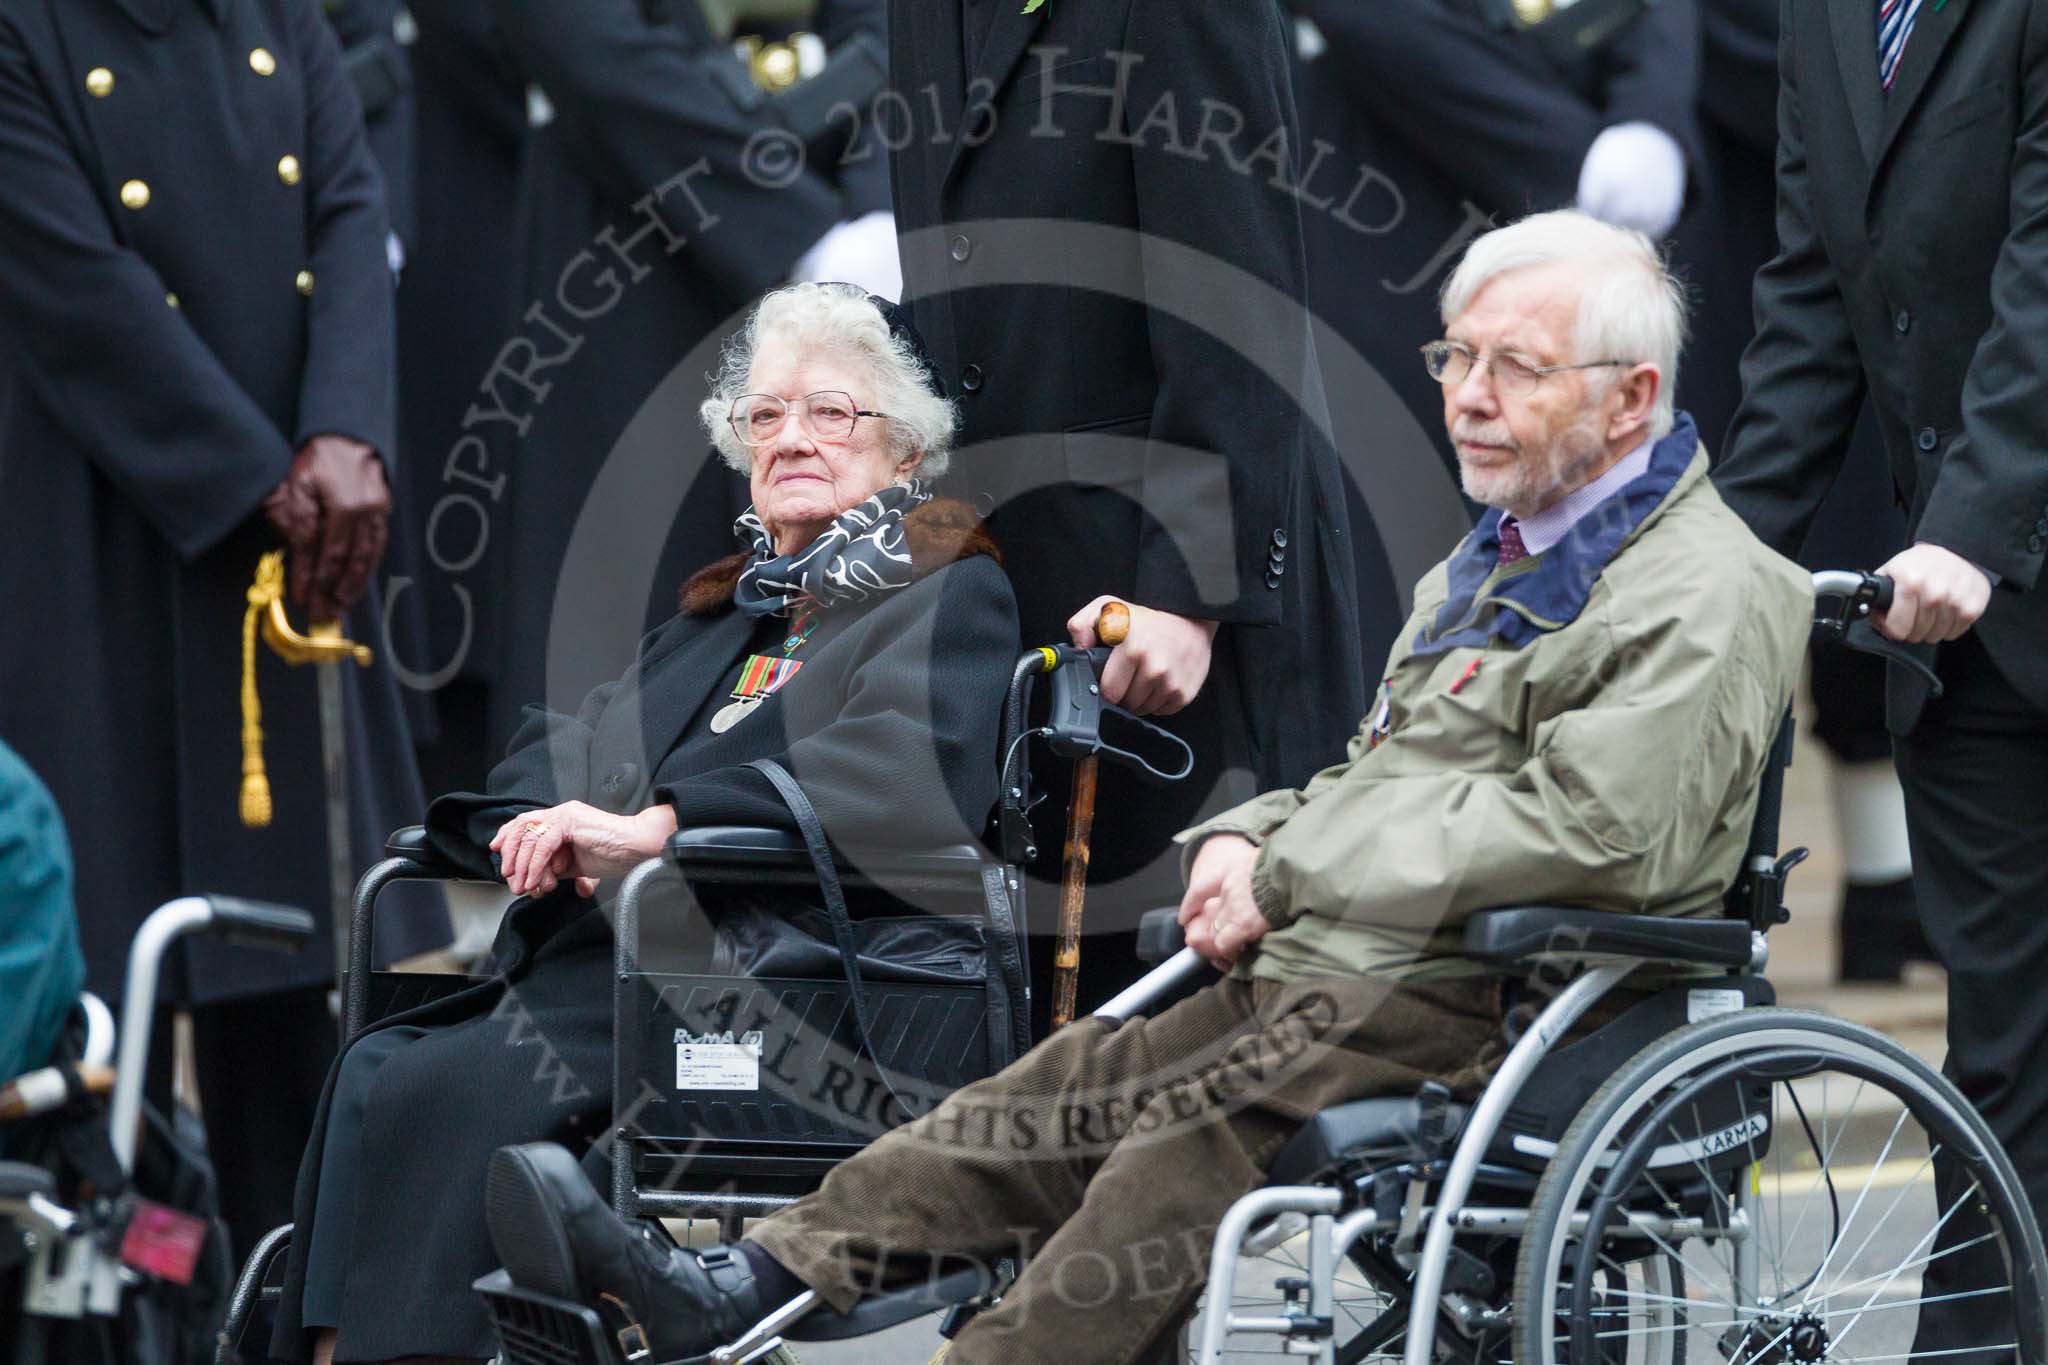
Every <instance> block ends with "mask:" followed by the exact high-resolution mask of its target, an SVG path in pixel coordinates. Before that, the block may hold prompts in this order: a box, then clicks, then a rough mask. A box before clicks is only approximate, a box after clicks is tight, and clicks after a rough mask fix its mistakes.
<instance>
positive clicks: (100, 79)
mask: <svg viewBox="0 0 2048 1365" xmlns="http://www.w3.org/2000/svg"><path fill="white" fill-rule="evenodd" d="M85 88H86V92H87V93H88V94H90V95H91V96H92V97H93V98H94V99H99V100H103V99H105V98H106V97H107V96H109V95H111V94H113V93H114V73H113V72H111V71H109V70H107V69H106V68H105V67H104V66H96V67H94V68H93V69H92V70H90V71H88V72H86V73H85Z"/></svg>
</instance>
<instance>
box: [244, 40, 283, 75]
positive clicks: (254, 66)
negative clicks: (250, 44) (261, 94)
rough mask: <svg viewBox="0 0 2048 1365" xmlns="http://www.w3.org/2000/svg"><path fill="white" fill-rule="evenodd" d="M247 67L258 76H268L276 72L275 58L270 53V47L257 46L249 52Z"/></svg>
mask: <svg viewBox="0 0 2048 1365" xmlns="http://www.w3.org/2000/svg"><path fill="white" fill-rule="evenodd" d="M249 69H250V70H251V71H253V72H255V73H256V74H257V75H259V76H270V75H274V74H276V72H277V58H275V57H273V56H271V55H270V49H269V48H267V47H259V48H256V49H255V50H253V51H252V52H250V53H249Z"/></svg>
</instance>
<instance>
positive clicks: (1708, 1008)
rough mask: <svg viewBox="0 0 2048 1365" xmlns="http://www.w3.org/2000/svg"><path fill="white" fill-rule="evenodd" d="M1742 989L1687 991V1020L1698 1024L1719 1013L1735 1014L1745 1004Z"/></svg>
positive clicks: (1689, 1022)
mask: <svg viewBox="0 0 2048 1365" xmlns="http://www.w3.org/2000/svg"><path fill="white" fill-rule="evenodd" d="M1744 1003H1745V1002H1744V1001H1743V998H1742V992H1741V991H1729V990H1705V991H1687V992H1686V993H1685V1021H1686V1022H1687V1023H1688V1024H1697V1023H1698V1022H1699V1021H1700V1020H1702V1019H1712V1018H1713V1017H1714V1016H1715V1015H1717V1014H1733V1013H1735V1012H1736V1011H1737V1010H1739V1009H1742V1008H1743V1006H1744Z"/></svg>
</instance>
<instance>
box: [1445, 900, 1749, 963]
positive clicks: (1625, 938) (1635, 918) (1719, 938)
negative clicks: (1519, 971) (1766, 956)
mask: <svg viewBox="0 0 2048 1365" xmlns="http://www.w3.org/2000/svg"><path fill="white" fill-rule="evenodd" d="M1461 952H1462V953H1463V955H1464V956H1466V957H1469V958H1471V959H1473V960H1474V961H1477V962H1485V963H1489V964H1491V965H1493V966H1499V967H1507V966H1515V965H1518V964H1522V963H1527V962H1531V961H1535V960H1536V959H1539V958H1545V957H1561V958H1578V957H1590V956H1595V955H1599V956H1606V957H1633V958H1640V959H1642V960H1643V961H1645V962H1683V963H1687V964H1690V965H1694V966H1702V967H1746V966H1748V965H1749V963H1750V958H1751V946H1750V928H1749V925H1748V924H1746V923H1744V922H1743V921H1741V920H1733V919H1676V918H1672V917H1670V916H1666V915H1631V914H1624V913H1622V912H1620V911H1614V910H1571V909H1566V908H1563V907H1560V906H1549V905H1518V906H1512V907H1505V908H1502V909H1498V910H1481V911H1479V912H1477V913H1475V914H1474V915H1473V916H1472V917H1471V918H1470V919H1468V920H1466V921H1465V941H1464V946H1463V948H1462V949H1461Z"/></svg>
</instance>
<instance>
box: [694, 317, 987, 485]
mask: <svg viewBox="0 0 2048 1365" xmlns="http://www.w3.org/2000/svg"><path fill="white" fill-rule="evenodd" d="M769 346H780V347H786V348H788V349H789V350H790V351H791V352H792V353H794V354H796V355H800V356H802V355H829V356H833V357H836V358H838V359H841V360H847V361H851V362H853V363H855V364H857V365H860V366H862V367H864V368H865V369H866V370H867V372H868V374H869V376H870V379H871V382H872V384H873V388H872V390H871V391H870V392H868V393H867V394H864V395H855V396H856V397H857V398H859V399H860V400H861V403H862V406H864V407H868V408H872V409H874V410H875V411H877V412H886V413H888V414H889V416H888V417H887V418H886V419H881V420H885V422H886V425H887V426H888V428H889V444H890V449H891V451H892V452H893V454H894V455H895V457H896V459H898V460H899V461H900V460H903V459H906V458H908V457H909V456H911V455H912V454H915V453H917V452H920V451H921V452H923V459H922V460H920V461H919V463H918V468H917V473H918V476H919V477H920V478H925V479H936V478H938V477H939V476H940V475H942V474H944V473H945V472H946V466H947V465H948V464H950V463H951V462H952V459H953V435H954V432H955V431H956V430H957V429H958V427H959V424H960V416H959V412H958V410H957V409H955V407H954V406H953V403H952V402H951V401H950V400H949V399H945V398H941V397H939V396H938V395H937V394H936V393H933V392H932V391H931V389H930V387H928V386H927V384H926V382H925V377H924V375H925V371H924V365H923V363H922V362H921V361H920V360H919V358H918V355H917V352H916V350H915V349H914V348H913V347H912V346H911V344H910V342H909V340H908V339H907V338H905V337H900V336H898V335H896V334H895V333H894V332H892V331H890V330H889V323H888V320H887V319H886V318H884V317H883V316H882V313H881V310H880V309H878V308H876V307H875V305H874V304H873V303H872V302H871V301H870V300H869V298H868V293H867V291H866V290H864V289H862V288H860V286H858V285H852V284H795V285H791V286H789V287H788V288H786V289H777V290H775V291H773V292H772V293H769V294H766V295H764V296H763V297H762V299H761V301H760V303H758V304H756V305H755V306H754V311H753V313H752V314H751V315H749V316H748V318H747V321H746V324H745V325H744V326H743V327H741V328H740V330H739V331H738V332H737V333H735V334H734V335H733V338H732V340H730V341H728V342H727V343H726V346H725V352H724V354H723V355H722V356H721V357H720V359H719V366H718V373H717V374H716V375H714V376H712V380H711V396H710V397H709V398H706V399H705V400H704V402H703V404H702V405H701V406H700V407H699V408H698V410H697V415H698V418H699V420H701V421H702V422H703V423H704V431H705V433H706V434H707V435H709V436H710V437H711V443H712V445H713V446H715V447H716V448H717V450H718V454H719V456H720V458H722V459H723V460H724V461H725V462H726V463H727V464H728V465H731V466H732V467H733V468H734V469H736V470H738V471H739V472H740V473H742V474H745V473H747V472H748V471H749V470H751V469H752V467H753V459H754V452H753V451H752V449H750V448H749V447H748V446H747V445H746V443H745V442H743V441H741V440H740V438H739V433H738V432H736V431H734V430H733V429H732V423H731V422H730V421H728V420H727V418H728V417H729V416H730V415H731V413H732V404H733V400H734V399H735V398H738V397H739V396H740V395H741V394H743V393H747V392H749V391H750V390H749V387H748V386H749V384H750V383H751V382H752V377H753V372H754V360H755V357H757V356H758V355H760V354H761V352H762V350H763V349H764V348H766V347H769ZM869 420H875V419H869Z"/></svg>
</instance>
